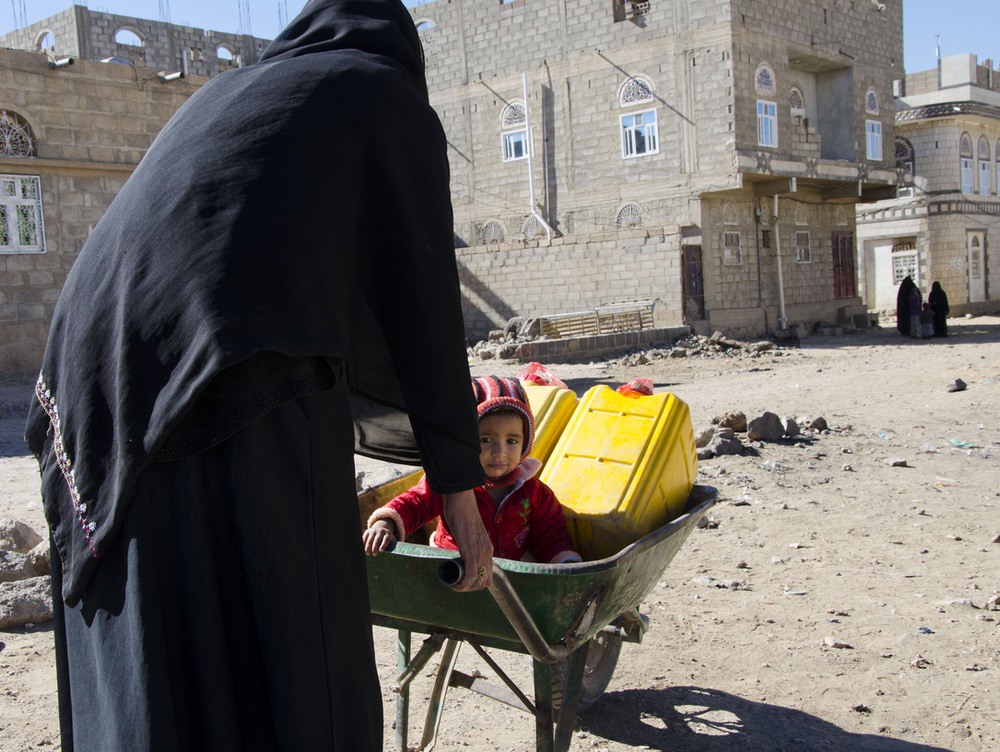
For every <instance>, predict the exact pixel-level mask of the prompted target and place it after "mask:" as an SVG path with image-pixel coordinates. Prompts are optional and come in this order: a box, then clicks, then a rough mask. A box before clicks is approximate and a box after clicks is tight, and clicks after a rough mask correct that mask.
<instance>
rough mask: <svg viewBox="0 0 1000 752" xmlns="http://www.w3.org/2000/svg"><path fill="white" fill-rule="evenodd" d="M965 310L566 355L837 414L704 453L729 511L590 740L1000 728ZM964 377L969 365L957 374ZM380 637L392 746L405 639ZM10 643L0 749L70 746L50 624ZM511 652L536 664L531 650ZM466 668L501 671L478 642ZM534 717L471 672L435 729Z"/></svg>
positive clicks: (983, 398) (678, 568) (958, 742)
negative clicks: (789, 434)
mask: <svg viewBox="0 0 1000 752" xmlns="http://www.w3.org/2000/svg"><path fill="white" fill-rule="evenodd" d="M950 326H951V332H952V334H953V336H951V337H950V338H949V339H947V340H944V341H928V342H919V341H912V340H909V339H902V338H900V337H899V336H898V335H897V334H896V332H895V330H872V331H871V332H868V333H865V334H861V335H849V336H848V335H845V336H842V337H811V338H808V339H805V340H803V342H802V345H801V347H800V348H798V349H789V350H782V351H780V352H781V354H780V355H775V354H764V355H761V356H760V357H757V358H742V359H729V358H722V357H715V358H685V359H663V360H656V361H654V362H652V363H650V364H647V365H641V366H634V367H626V366H622V365H618V364H616V363H615V362H614V361H605V362H599V363H592V364H587V365H572V366H568V365H563V366H560V365H558V364H547V365H549V367H550V368H551V369H552V370H553V371H554V372H555V373H556V374H557V375H558V376H560V377H561V378H563V380H565V381H567V382H568V383H569V385H570V386H571V387H573V388H574V389H575V390H576V391H577V392H582V391H583V390H584V389H585V388H587V387H589V386H590V385H592V384H594V383H608V384H611V385H617V384H620V383H622V382H624V381H627V380H629V379H632V378H635V377H637V376H646V377H650V378H652V379H653V380H654V381H655V383H656V387H657V390H658V391H659V390H670V391H673V392H674V393H676V394H677V395H678V396H679V397H681V398H682V399H684V400H685V401H686V402H687V403H688V404H689V405H690V407H691V412H692V417H693V420H694V424H695V429H696V431H697V430H698V429H700V428H703V427H706V426H707V425H708V424H709V421H710V419H711V418H712V416H714V415H716V414H718V413H721V412H723V411H726V410H742V411H744V412H745V413H746V414H747V416H748V417H753V416H754V415H755V414H757V413H759V412H761V411H763V410H770V411H772V412H775V413H777V414H778V415H780V416H807V417H810V418H812V417H816V416H823V417H825V418H826V420H827V421H828V423H829V425H830V426H831V430H830V431H829V432H827V433H821V434H816V435H813V436H810V437H809V438H808V439H807V440H801V441H794V442H793V441H789V442H787V443H782V444H765V445H763V446H761V447H760V448H759V449H757V456H727V457H721V458H718V459H713V460H706V461H703V462H701V463H700V466H699V469H700V482H701V483H705V484H708V485H713V486H715V487H717V488H718V489H719V491H720V494H721V495H722V497H723V501H721V502H720V504H718V505H717V506H716V507H715V508H714V509H713V510H712V512H711V513H710V515H711V517H712V518H713V519H714V520H715V521H717V522H718V527H715V528H705V529H699V530H696V531H695V532H694V533H693V534H692V536H691V537H690V538H689V540H688V542H687V543H686V544H685V546H684V547H683V548H682V550H681V552H680V553H679V554H678V556H677V558H676V559H675V560H674V562H673V563H672V564H671V566H670V567H669V568H668V569H667V571H666V573H665V575H664V577H663V578H662V580H661V581H660V583H659V584H658V585H657V586H656V587H655V588H654V590H653V591H652V592H651V593H649V595H648V597H647V598H646V600H645V602H644V604H643V606H642V610H643V612H644V613H646V614H647V615H648V616H649V617H650V619H651V629H650V631H649V632H648V633H647V635H646V638H645V640H644V642H643V643H642V644H641V645H626V646H625V647H624V649H623V650H622V654H621V659H620V661H619V664H618V669H617V671H616V673H615V676H614V679H613V680H612V683H611V686H610V687H609V689H608V691H607V693H606V694H605V695H604V697H603V698H601V699H600V700H599V701H598V702H597V703H596V704H595V705H594V706H593V707H592V708H590V709H589V710H588V711H587V712H585V713H583V714H581V716H580V717H579V724H578V729H577V732H576V734H575V736H574V740H573V743H572V747H571V748H572V749H573V750H588V751H589V750H592V751H594V752H598V751H600V752H619V751H621V750H633V749H656V750H671V751H672V752H694V750H698V751H699V752H779V751H782V752H793V751H795V750H801V751H812V750H838V751H840V752H844V751H848V752H853V751H854V750H865V751H867V750H872V751H875V750H878V751H879V752H931V751H932V750H952V751H953V752H986V751H988V750H998V749H1000V692H998V691H997V688H998V687H1000V610H998V608H1000V606H997V605H996V600H997V599H996V597H995V596H997V594H998V593H1000V513H998V509H1000V472H998V461H1000V429H998V425H1000V318H998V317H979V318H974V319H961V320H957V321H952V322H950ZM473 367H474V370H475V371H476V372H477V373H478V374H485V373H499V374H501V375H513V374H514V373H515V372H516V370H517V368H518V366H517V365H516V364H514V363H503V362H499V363H498V362H496V361H490V362H486V363H476V364H474V366H473ZM956 378H961V379H962V380H963V381H965V382H966V383H967V384H968V389H967V390H965V391H961V392H954V393H951V392H949V391H948V390H947V385H948V384H949V382H951V381H953V380H954V379H956ZM29 393H30V385H21V384H7V385H4V386H3V387H2V388H0V455H2V456H0V517H12V518H17V519H22V520H24V521H26V522H29V523H31V524H33V525H34V526H36V528H38V529H42V527H43V524H44V523H43V519H42V513H41V508H40V504H39V502H38V500H37V474H36V470H35V468H34V466H33V464H34V463H33V461H32V460H31V458H30V457H27V456H25V452H24V449H23V446H22V445H21V443H20V433H21V429H22V425H23V404H24V400H26V399H27V398H28V394H29ZM894 460H905V466H898V463H897V466H894V465H893V461H894ZM365 467H366V468H368V469H369V470H372V468H371V466H370V465H367V464H366V465H365ZM377 475H378V472H373V473H372V474H371V475H370V477H376V476H377ZM991 604H992V605H991ZM375 639H376V648H377V654H378V661H379V670H380V674H381V677H382V681H383V687H384V690H383V694H384V700H385V708H386V749H387V750H390V749H393V731H392V728H391V726H392V719H393V715H394V714H393V709H392V703H393V701H394V698H393V696H392V694H391V692H390V691H389V686H390V685H391V683H392V680H393V674H394V670H395V655H394V645H395V642H394V635H393V634H392V633H390V632H388V631H386V630H381V629H377V630H376V636H375ZM417 644H419V641H418V643H417ZM0 646H2V652H0V750H3V751H4V752H21V751H22V750H30V749H45V750H57V749H59V736H58V730H57V723H56V694H55V678H54V672H53V650H52V633H51V627H50V626H49V625H37V626H33V627H29V628H23V629H17V630H12V631H7V632H0ZM497 657H498V660H499V661H500V663H501V665H503V666H504V667H505V668H506V669H507V670H509V671H510V672H511V674H512V675H513V676H514V677H515V678H516V679H517V680H518V681H521V682H524V683H525V686H527V687H530V679H529V676H530V673H529V667H528V665H527V664H528V661H527V659H526V658H524V657H522V656H518V655H514V654H509V653H507V654H499V655H498V656H497ZM458 668H459V670H461V671H463V672H465V673H469V674H472V673H474V672H475V671H480V672H481V673H482V674H483V675H485V676H490V675H491V671H490V669H489V667H488V666H487V665H486V664H485V662H484V661H483V660H482V659H481V658H480V657H479V656H477V655H476V654H475V653H473V652H472V651H471V650H468V649H467V650H466V651H465V652H463V653H462V654H461V655H460V656H459V661H458ZM430 673H431V672H430V669H428V670H426V671H425V672H424V674H422V675H421V676H420V677H419V678H418V680H417V682H416V684H415V688H414V708H413V710H412V717H411V730H410V736H411V740H416V739H419V735H420V728H421V725H422V721H421V718H420V712H421V710H422V708H423V698H424V697H426V694H427V692H429V690H430V686H431V679H430V678H429V675H430ZM345 712H350V711H349V710H345ZM533 735H534V727H533V722H532V721H531V719H530V718H529V717H528V716H526V715H524V714H522V713H519V712H518V711H516V710H513V709H510V708H507V707H506V706H502V705H499V704H497V703H494V702H492V701H489V700H485V699H483V698H479V697H477V696H475V695H472V694H470V693H468V692H466V691H464V690H460V689H456V690H453V691H452V693H451V694H450V695H449V697H448V703H447V709H446V712H445V715H444V719H443V722H442V726H441V739H440V741H439V743H438V745H437V747H436V749H439V750H459V749H461V750H467V751H468V752H496V751H502V752H507V751H508V750H510V751H512V752H527V751H529V750H532V749H534V736H533Z"/></svg>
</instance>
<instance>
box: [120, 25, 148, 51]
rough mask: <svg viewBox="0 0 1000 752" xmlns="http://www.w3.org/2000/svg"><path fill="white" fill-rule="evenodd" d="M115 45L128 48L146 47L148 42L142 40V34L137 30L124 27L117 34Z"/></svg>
mask: <svg viewBox="0 0 1000 752" xmlns="http://www.w3.org/2000/svg"><path fill="white" fill-rule="evenodd" d="M115 43H116V44H121V45H124V46H126V47H145V46H146V40H144V39H143V38H142V34H140V33H139V32H138V31H136V30H135V29H130V28H129V27H128V26H123V27H122V28H120V29H118V31H116V32H115Z"/></svg>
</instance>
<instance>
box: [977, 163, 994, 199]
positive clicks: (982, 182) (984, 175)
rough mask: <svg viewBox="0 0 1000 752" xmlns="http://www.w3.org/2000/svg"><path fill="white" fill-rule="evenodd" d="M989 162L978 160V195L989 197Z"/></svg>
mask: <svg viewBox="0 0 1000 752" xmlns="http://www.w3.org/2000/svg"><path fill="white" fill-rule="evenodd" d="M991 172H992V170H991V169H990V161H989V160H988V159H980V160H979V195H980V196H989V195H990V188H991V187H992V186H991V185H990V173H991Z"/></svg>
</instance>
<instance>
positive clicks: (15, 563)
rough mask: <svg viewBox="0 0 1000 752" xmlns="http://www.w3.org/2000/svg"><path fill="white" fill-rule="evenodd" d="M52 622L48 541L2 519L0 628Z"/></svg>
mask: <svg viewBox="0 0 1000 752" xmlns="http://www.w3.org/2000/svg"><path fill="white" fill-rule="evenodd" d="M51 619H52V586H51V582H50V580H49V544H48V541H44V540H43V539H42V537H41V536H40V535H38V533H36V532H35V531H34V530H33V529H32V528H31V527H30V526H29V525H26V524H25V523H23V522H20V521H18V520H0V629H12V628H14V627H22V626H27V625H30V624H38V623H40V622H46V621H51Z"/></svg>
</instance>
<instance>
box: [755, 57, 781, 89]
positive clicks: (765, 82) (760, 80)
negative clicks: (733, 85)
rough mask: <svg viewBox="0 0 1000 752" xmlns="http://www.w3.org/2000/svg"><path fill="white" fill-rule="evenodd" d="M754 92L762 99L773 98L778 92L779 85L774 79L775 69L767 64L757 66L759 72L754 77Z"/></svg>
mask: <svg viewBox="0 0 1000 752" xmlns="http://www.w3.org/2000/svg"><path fill="white" fill-rule="evenodd" d="M753 86H754V90H755V91H756V92H757V93H758V94H760V95H761V96H762V97H773V96H774V95H775V93H776V92H777V91H778V84H777V81H776V80H775V78H774V68H772V67H771V66H770V65H769V64H767V63H761V64H760V65H758V66H757V72H756V73H755V74H754V77H753Z"/></svg>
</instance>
